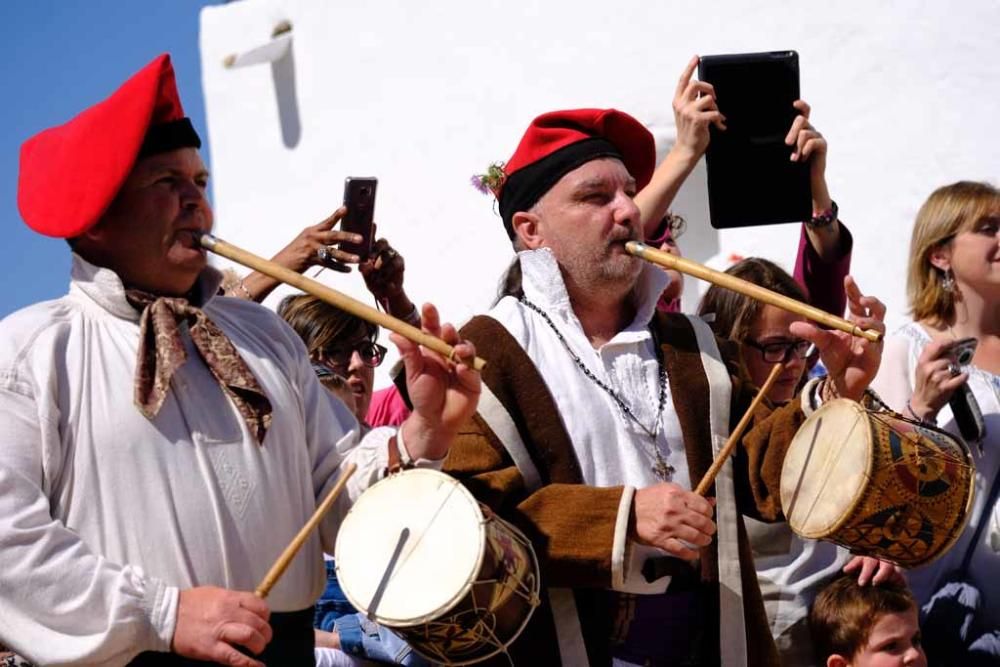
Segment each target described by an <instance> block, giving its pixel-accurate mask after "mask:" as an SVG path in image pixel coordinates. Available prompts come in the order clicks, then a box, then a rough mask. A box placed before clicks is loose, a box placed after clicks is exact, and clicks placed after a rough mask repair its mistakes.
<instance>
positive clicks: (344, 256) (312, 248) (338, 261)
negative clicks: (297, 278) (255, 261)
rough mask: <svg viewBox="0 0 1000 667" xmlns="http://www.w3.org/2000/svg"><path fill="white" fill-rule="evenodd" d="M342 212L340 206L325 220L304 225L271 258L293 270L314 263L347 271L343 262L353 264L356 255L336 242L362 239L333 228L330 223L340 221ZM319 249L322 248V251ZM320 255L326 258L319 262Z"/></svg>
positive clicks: (354, 241) (298, 271)
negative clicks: (344, 249)
mask: <svg viewBox="0 0 1000 667" xmlns="http://www.w3.org/2000/svg"><path fill="white" fill-rule="evenodd" d="M345 215H347V208H346V207H344V206H341V207H340V208H338V209H337V210H336V211H334V212H333V213H332V214H331V215H330V217H329V218H327V219H326V220H323V221H322V222H320V223H318V224H315V225H312V226H310V227H306V228H305V229H303V230H302V231H301V232H299V235H298V236H296V237H295V238H294V239H292V242H291V243H289V244H288V245H286V246H285V247H284V248H282V249H281V250H280V251H278V254H277V255H275V256H274V257H273V258H272V261H274V262H276V263H278V264H280V265H282V266H284V267H285V268H288V269H291V270H292V271H295V272H297V273H302V272H303V271H305V270H306V269H308V268H309V267H310V266H315V265H317V264H319V265H322V266H327V267H329V268H332V269H336V270H338V271H341V272H344V271H348V270H349V269H348V268H347V267H346V266H344V264H357V263H358V261H360V258H359V257H358V256H357V255H354V254H352V253H349V252H344V251H342V250H340V249H338V248H337V246H336V244H337V243H341V242H343V241H348V242H351V243H361V241H363V240H364V239H363V238H362V237H361V235H360V234H353V233H351V232H345V231H341V230H339V229H333V227H334V225H336V224H337V223H338V222H340V221H341V219H343V217H344V216H345ZM321 248H325V250H324V251H322V253H321V251H320V249H321ZM321 254H325V255H326V257H327V258H328V260H327V261H325V262H324V261H322V259H321ZM331 260H333V261H331Z"/></svg>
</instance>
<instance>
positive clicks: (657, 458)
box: [521, 296, 676, 482]
mask: <svg viewBox="0 0 1000 667" xmlns="http://www.w3.org/2000/svg"><path fill="white" fill-rule="evenodd" d="M521 303H523V304H524V305H525V306H527V307H528V308H530V309H531V310H533V311H535V312H536V313H538V314H539V315H541V316H542V319H543V320H545V323H546V324H548V325H549V328H550V329H552V332H553V333H555V335H556V338H558V339H559V342H560V343H562V345H563V347H564V348H566V351H567V352H568V353H569V356H570V358H571V359H572V360H573V362H574V363H575V364H576V365H577V367H579V369H580V370H581V371H583V374H584V375H585V376H586V377H587V378H588V379H589V380H590V381H591V382H593V383H594V384H596V385H597V386H598V387H600V388H601V389H603V390H604V392H605V393H606V394H607V395H608V396H610V397H611V398H612V400H614V402H615V403H617V404H618V407H619V409H621V411H622V413H623V414H624V415H625V416H626V417H628V418H629V419H631V420H632V421H633V422H635V424H636V425H637V426H638V427H639V428H640V429H642V431H643V433H645V434H646V435H647V436H649V439H650V441H651V446H649V447H647V450H648V451H649V454H650V455H652V457H653V459H654V461H653V465H652V466H651V467H650V470H651V471H652V472H653V474H654V475H656V476H657V477H658V478H659V479H661V480H663V481H664V482H669V481H670V479H671V478H672V477H673V474H674V473H675V472H676V468H674V467H673V466H672V465H670V464H669V463H667V460H666V458H664V456H663V454H661V453H660V448H659V447H658V446H657V444H656V439H657V437H658V436H659V435H660V428H661V426H662V425H663V406H664V404H665V403H666V400H667V369H666V368H664V366H663V363H662V362H661V361H660V357H659V354H657V355H656V362H657V365H658V366H659V369H660V398H659V402H658V405H657V409H656V421H655V422H654V423H653V428H647V427H646V425H645V424H643V423H642V422H641V421H639V418H638V417H636V416H635V413H633V412H632V408H630V407H629V405H628V404H627V403H626V402H625V399H623V398H622V397H621V396H619V395H618V394H617V393H616V392H615V390H614V389H612V388H611V387H609V386H608V385H606V384H605V383H604V382H602V381H601V379H600V378H599V377H597V375H595V374H594V372H593V371H591V370H590V368H588V367H587V365H586V364H585V363H583V360H582V359H580V356H579V355H578V354H577V353H576V352H574V351H573V348H571V347H570V346H569V341H567V340H566V338H565V337H564V336H563V335H562V332H561V331H559V329H558V327H556V325H555V322H553V321H552V318H550V317H549V315H548V313H546V312H545V311H544V310H542V309H541V308H539V307H538V306H536V305H535V304H534V303H532V302H531V301H529V300H528V299H527V298H526V297H523V296H522V297H521ZM650 333H651V334H652V336H653V342H654V348H656V347H657V346H656V345H655V343H656V333H655V331H653V330H652V328H650Z"/></svg>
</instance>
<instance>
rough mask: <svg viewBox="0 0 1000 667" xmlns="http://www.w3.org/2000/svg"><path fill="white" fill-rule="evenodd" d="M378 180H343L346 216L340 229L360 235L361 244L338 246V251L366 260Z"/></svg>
mask: <svg viewBox="0 0 1000 667" xmlns="http://www.w3.org/2000/svg"><path fill="white" fill-rule="evenodd" d="M377 186H378V179H377V178H371V177H361V178H359V177H357V176H348V177H347V178H346V179H344V206H346V207H347V214H346V215H345V216H344V219H343V220H341V221H340V229H341V230H343V231H345V232H351V233H353V234H360V235H361V237H362V239H361V243H348V242H346V241H344V242H342V243H341V244H340V246H339V247H340V249H341V250H343V251H344V252H349V253H351V254H353V255H357V256H358V257H360V258H361V261H362V262H363V261H365V260H366V259H368V255H369V254H370V253H371V250H372V242H373V240H374V239H372V236H373V234H372V221H373V220H374V214H375V188H376V187H377Z"/></svg>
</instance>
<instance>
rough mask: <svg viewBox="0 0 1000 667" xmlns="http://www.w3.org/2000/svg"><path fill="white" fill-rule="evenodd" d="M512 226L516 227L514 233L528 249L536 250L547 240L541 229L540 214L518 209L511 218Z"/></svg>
mask: <svg viewBox="0 0 1000 667" xmlns="http://www.w3.org/2000/svg"><path fill="white" fill-rule="evenodd" d="M510 222H511V226H512V227H513V228H514V234H515V235H517V238H519V239H520V240H521V244H522V245H523V246H524V247H525V248H526V249H527V250H535V249H537V248H540V247H542V244H543V242H544V241H545V239H544V238H542V235H541V230H540V229H539V222H540V220H539V218H538V215H536V214H534V213H529V212H528V211H518V212H517V213H515V214H514V217H513V218H511V221H510Z"/></svg>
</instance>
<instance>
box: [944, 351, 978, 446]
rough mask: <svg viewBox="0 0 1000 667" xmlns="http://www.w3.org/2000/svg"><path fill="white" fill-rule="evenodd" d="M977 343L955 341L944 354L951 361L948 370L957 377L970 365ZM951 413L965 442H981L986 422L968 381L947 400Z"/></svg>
mask: <svg viewBox="0 0 1000 667" xmlns="http://www.w3.org/2000/svg"><path fill="white" fill-rule="evenodd" d="M978 344H979V341H978V340H976V339H975V338H962V339H961V340H957V341H955V342H954V343H953V344H952V345H951V346H950V347H949V348H948V350H947V352H946V353H945V354H946V356H947V357H948V359H950V360H951V364H950V366H949V370H951V372H952V374H955V375H957V374H958V373H961V372H962V371H963V370H964V367H966V366H968V365H969V364H971V363H972V358H973V357H974V356H976V346H977V345H978ZM948 405H950V406H951V412H952V414H953V415H954V416H955V423H956V424H958V430H959V432H960V433H961V434H962V437H963V438H965V440H966V441H967V442H980V443H981V442H982V440H983V437H984V436H985V435H986V422H985V421H984V420H983V412H982V410H980V408H979V401H977V400H976V396H975V395H974V394H973V393H972V389H970V388H969V383H968V381H966V382H963V383H962V385H961V386H960V387H959V388H958V389H956V390H955V393H954V394H952V395H951V398H950V399H949V400H948Z"/></svg>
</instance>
